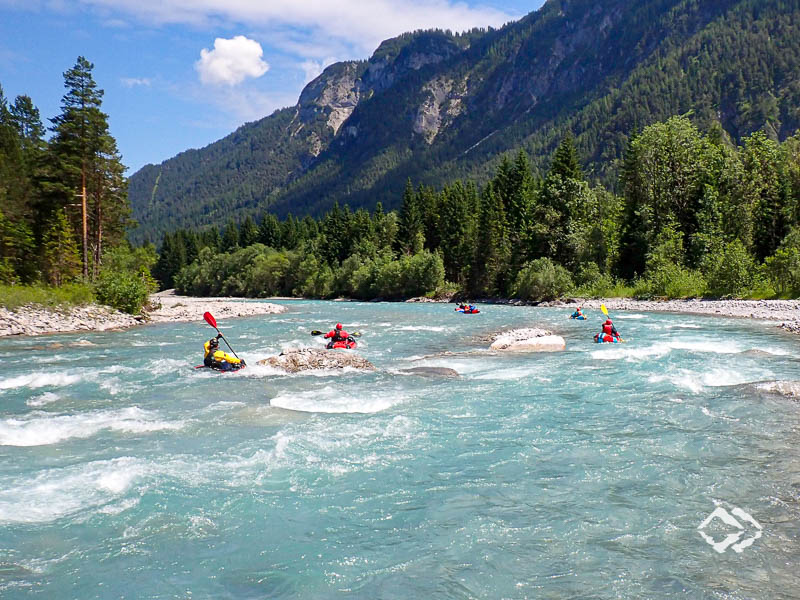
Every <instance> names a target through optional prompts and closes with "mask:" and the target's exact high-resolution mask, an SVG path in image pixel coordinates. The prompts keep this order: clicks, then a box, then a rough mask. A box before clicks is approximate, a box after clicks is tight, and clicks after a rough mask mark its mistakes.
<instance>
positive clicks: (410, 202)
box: [397, 179, 422, 254]
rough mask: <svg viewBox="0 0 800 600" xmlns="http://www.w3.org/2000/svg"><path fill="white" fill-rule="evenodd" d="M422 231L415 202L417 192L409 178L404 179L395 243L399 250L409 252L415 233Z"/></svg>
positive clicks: (420, 217) (418, 209)
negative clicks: (404, 184)
mask: <svg viewBox="0 0 800 600" xmlns="http://www.w3.org/2000/svg"><path fill="white" fill-rule="evenodd" d="M418 233H422V214H421V211H420V208H419V205H418V202H417V194H416V193H415V192H414V186H413V184H412V183H411V180H410V179H409V180H407V181H406V188H405V191H404V192H403V204H402V205H401V206H400V219H399V230H398V232H397V245H398V250H399V251H400V252H404V253H406V254H408V253H410V252H411V249H412V246H413V244H414V241H415V240H416V238H417V234H418Z"/></svg>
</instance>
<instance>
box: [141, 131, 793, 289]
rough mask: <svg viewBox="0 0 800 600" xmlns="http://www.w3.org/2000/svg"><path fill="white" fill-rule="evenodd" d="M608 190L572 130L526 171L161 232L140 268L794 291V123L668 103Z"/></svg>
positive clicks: (269, 276) (316, 284)
mask: <svg viewBox="0 0 800 600" xmlns="http://www.w3.org/2000/svg"><path fill="white" fill-rule="evenodd" d="M621 172H622V175H621V177H620V181H619V183H618V186H617V190H615V191H612V190H608V189H605V188H603V187H601V186H597V185H595V186H593V185H591V184H590V183H589V182H588V181H587V178H586V176H585V175H584V173H583V172H582V171H581V168H580V161H579V157H578V156H577V153H576V150H575V146H574V143H573V140H572V138H571V137H567V138H565V139H564V140H563V141H562V143H561V144H560V146H559V147H558V149H557V151H556V152H555V154H554V156H553V158H552V161H551V166H550V168H549V170H548V172H547V173H545V174H544V175H543V176H537V175H536V174H535V173H534V172H533V171H532V168H531V166H530V162H529V160H528V157H527V156H526V155H525V153H524V152H519V153H518V154H517V155H516V156H514V157H509V156H506V157H505V158H504V159H503V160H502V161H501V163H500V166H499V167H498V169H497V171H496V172H495V173H494V176H493V177H492V178H491V180H490V181H489V182H488V183H487V184H486V185H485V186H483V187H481V188H479V187H478V186H477V184H475V183H474V182H472V181H455V182H453V183H451V184H449V185H447V186H445V187H444V188H443V189H441V190H438V191H437V190H434V189H431V188H428V187H425V186H419V187H414V186H413V185H412V183H411V182H410V181H409V182H408V184H407V185H406V189H405V193H404V196H403V203H402V207H401V209H400V211H399V212H389V213H384V211H383V210H382V207H381V205H380V204H378V205H377V207H376V209H375V211H373V212H372V213H369V212H367V211H365V210H363V209H359V210H357V211H355V212H353V211H351V210H350V209H349V208H348V207H347V206H344V207H339V205H338V204H337V205H335V206H334V208H333V209H332V210H330V211H329V212H328V213H327V214H326V215H325V216H324V217H323V218H321V219H319V220H314V219H312V218H310V217H304V218H302V219H297V218H295V217H293V216H291V215H289V216H288V218H287V219H286V220H284V221H278V220H277V219H276V218H275V217H274V216H273V215H271V214H269V213H267V214H265V215H264V216H263V218H262V219H261V222H260V223H259V224H256V223H255V222H254V221H253V220H252V219H250V218H249V217H248V218H246V219H245V220H244V221H243V222H242V223H240V224H238V225H237V224H236V223H234V222H233V221H231V222H229V223H228V225H227V226H226V227H224V228H223V229H222V230H221V231H217V230H215V229H207V230H204V231H199V232H197V231H187V230H179V231H176V232H174V233H168V234H166V235H165V236H164V239H163V243H162V248H161V254H160V257H159V260H158V263H157V264H156V267H155V270H154V275H155V277H156V278H157V279H158V280H159V281H160V282H161V284H162V286H163V287H165V288H167V287H176V288H177V289H178V291H179V292H180V293H186V294H195V295H231V296H252V297H259V296H261V297H264V296H272V295H301V296H308V297H319V298H328V297H333V296H349V297H353V298H361V299H368V298H376V297H381V298H401V297H407V296H415V295H423V294H427V295H430V296H432V295H436V294H437V293H443V292H444V291H449V292H452V291H455V290H457V291H459V292H461V293H463V294H465V295H468V296H470V297H473V298H477V297H492V296H493V297H498V296H501V297H516V298H522V299H528V300H549V299H554V298H558V297H563V296H565V295H577V296H589V297H608V296H634V297H639V298H652V297H669V298H680V297H796V296H797V295H798V294H800V229H799V228H798V226H800V136H797V135H796V136H794V137H790V138H788V139H787V140H785V141H784V142H782V143H780V142H778V141H775V140H774V139H771V138H770V137H768V136H767V135H766V134H765V133H763V132H757V133H755V134H753V135H751V136H749V137H747V138H745V139H744V140H743V143H742V144H741V145H739V146H737V145H735V144H733V143H732V141H731V139H730V138H729V137H728V136H727V135H726V133H725V132H724V131H723V130H722V129H721V128H717V129H715V130H714V131H712V132H710V133H707V134H704V133H702V132H700V131H699V130H698V129H697V128H696V126H695V125H693V124H692V122H691V120H690V118H689V116H676V117H673V118H671V119H669V120H667V121H666V122H663V123H656V124H653V125H651V126H649V127H647V128H645V129H644V130H642V131H641V132H639V133H636V134H634V135H632V136H631V139H630V141H629V143H628V147H627V150H626V154H625V159H624V164H623V165H622V168H621Z"/></svg>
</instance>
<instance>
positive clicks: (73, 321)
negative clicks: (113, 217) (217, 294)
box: [0, 290, 286, 337]
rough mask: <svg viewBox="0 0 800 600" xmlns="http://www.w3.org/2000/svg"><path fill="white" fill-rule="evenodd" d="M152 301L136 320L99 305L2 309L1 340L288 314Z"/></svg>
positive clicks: (222, 302)
mask: <svg viewBox="0 0 800 600" xmlns="http://www.w3.org/2000/svg"><path fill="white" fill-rule="evenodd" d="M150 300H151V303H152V305H153V306H154V307H155V309H154V310H151V311H149V312H147V313H146V314H145V315H142V316H137V317H134V316H131V315H129V314H127V313H123V312H120V311H118V310H114V309H111V308H109V307H107V306H99V305H97V304H89V305H87V306H76V307H73V308H71V309H68V310H58V309H47V308H42V307H40V306H25V307H22V308H20V309H18V310H15V311H10V310H7V309H5V308H0V337H3V336H8V335H42V334H46V333H69V332H76V331H108V330H114V329H127V328H129V327H133V326H135V325H142V324H144V323H167V322H180V321H202V320H203V313H204V312H206V311H208V312H210V313H211V314H213V315H214V316H215V317H216V318H217V319H219V318H231V317H245V316H250V315H264V314H277V313H282V312H284V311H285V310H286V307H285V306H280V305H278V304H272V303H269V302H254V301H248V300H244V299H234V298H192V297H187V296H176V295H174V294H173V293H172V290H168V291H167V292H160V293H158V294H154V295H153V296H152V297H151V299H150Z"/></svg>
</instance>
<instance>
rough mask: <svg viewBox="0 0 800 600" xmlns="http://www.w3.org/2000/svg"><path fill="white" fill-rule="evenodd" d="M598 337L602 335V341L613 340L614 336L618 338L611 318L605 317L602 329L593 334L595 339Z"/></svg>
mask: <svg viewBox="0 0 800 600" xmlns="http://www.w3.org/2000/svg"><path fill="white" fill-rule="evenodd" d="M598 337H602V339H603V341H604V342H613V341H614V339H615V338H616V339H617V340H619V332H618V331H617V328H616V327H614V323H612V322H611V319H606V322H605V323H603V330H602V331H601V332H600V333H598V334H597V335H596V336H595V339H597V338H598Z"/></svg>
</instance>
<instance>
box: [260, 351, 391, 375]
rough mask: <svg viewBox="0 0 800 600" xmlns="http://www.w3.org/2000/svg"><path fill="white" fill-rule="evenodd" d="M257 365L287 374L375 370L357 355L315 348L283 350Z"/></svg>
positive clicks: (369, 363)
mask: <svg viewBox="0 0 800 600" xmlns="http://www.w3.org/2000/svg"><path fill="white" fill-rule="evenodd" d="M258 364H260V365H267V366H270V367H276V368H278V369H283V370H284V371H286V372H287V373H299V372H300V371H311V370H326V369H344V368H347V367H349V368H351V369H358V370H361V371H374V370H375V367H374V365H373V364H372V363H371V362H369V361H368V360H367V359H365V358H362V357H360V356H358V355H357V354H352V353H350V352H342V351H339V350H319V349H317V348H291V349H289V350H284V351H283V352H281V353H280V354H279V355H278V356H270V357H269V358H265V359H264V360H260V361H258Z"/></svg>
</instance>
